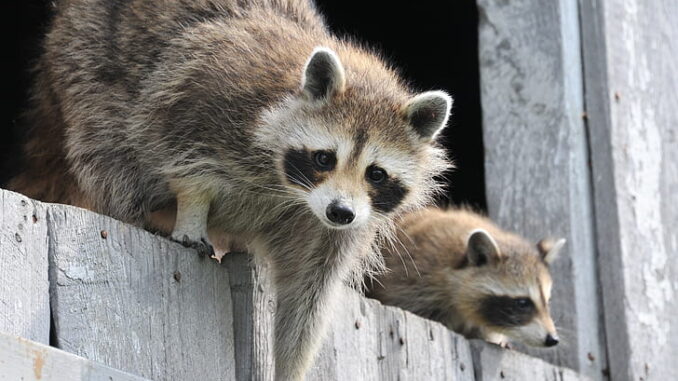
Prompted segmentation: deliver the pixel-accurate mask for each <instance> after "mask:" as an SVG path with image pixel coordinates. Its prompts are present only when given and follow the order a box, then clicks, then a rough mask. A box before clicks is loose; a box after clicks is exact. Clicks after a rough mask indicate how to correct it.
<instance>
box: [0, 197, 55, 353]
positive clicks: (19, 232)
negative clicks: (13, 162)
mask: <svg viewBox="0 0 678 381" xmlns="http://www.w3.org/2000/svg"><path fill="white" fill-rule="evenodd" d="M48 289H49V283H48V280H47V221H46V219H45V207H44V206H43V204H41V203H39V202H36V201H33V200H31V199H28V198H26V197H24V196H22V195H20V194H18V193H14V192H8V191H2V192H0V333H5V334H9V335H16V336H21V337H24V338H27V339H30V340H33V341H37V342H40V343H43V344H49V325H50V323H49V294H48Z"/></svg>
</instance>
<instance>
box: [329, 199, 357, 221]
mask: <svg viewBox="0 0 678 381" xmlns="http://www.w3.org/2000/svg"><path fill="white" fill-rule="evenodd" d="M325 215H327V218H328V219H329V220H330V221H332V222H334V223H335V224H340V225H347V224H350V223H351V222H353V219H354V218H355V213H353V209H351V208H349V207H347V206H344V205H341V204H339V203H337V202H333V203H331V204H330V205H329V206H327V211H326V212H325Z"/></svg>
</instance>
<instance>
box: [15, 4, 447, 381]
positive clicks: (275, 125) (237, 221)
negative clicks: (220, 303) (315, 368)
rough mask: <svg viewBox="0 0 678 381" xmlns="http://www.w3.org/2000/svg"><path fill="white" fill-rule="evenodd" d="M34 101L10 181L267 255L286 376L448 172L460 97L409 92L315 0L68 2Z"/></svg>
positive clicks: (201, 243) (34, 192) (187, 237)
mask: <svg viewBox="0 0 678 381" xmlns="http://www.w3.org/2000/svg"><path fill="white" fill-rule="evenodd" d="M33 100H34V105H33V109H32V111H31V113H30V115H29V116H30V118H29V119H30V120H31V121H32V124H33V126H34V129H33V130H32V131H31V133H30V140H29V142H28V144H27V145H26V154H27V158H28V166H27V170H26V172H25V173H24V174H23V175H22V176H20V177H18V178H17V179H16V180H15V181H14V182H13V187H14V189H16V190H18V191H24V192H26V193H28V194H29V195H30V196H33V197H37V198H42V199H46V200H48V201H54V202H70V203H76V204H81V205H82V206H87V207H89V208H91V209H94V210H96V211H99V212H102V213H106V214H108V215H111V216H113V217H116V218H118V219H121V220H124V221H127V222H131V223H135V224H138V225H142V226H143V225H145V226H148V225H157V226H159V225H158V224H157V221H154V219H153V216H154V212H156V213H157V212H159V211H160V212H166V211H168V210H169V214H170V215H173V216H174V217H173V218H172V219H173V220H174V221H173V222H174V223H173V224H166V225H173V228H172V229H171V237H172V239H174V240H176V241H179V242H181V243H183V244H185V245H187V246H191V247H195V248H197V249H198V250H199V251H201V252H207V253H209V252H210V251H211V241H210V235H209V234H208V232H210V233H211V234H212V237H214V236H215V235H216V236H219V237H222V238H223V237H228V236H238V237H240V238H245V240H246V241H247V242H246V244H247V245H248V246H249V247H250V248H252V249H253V251H254V253H255V255H257V256H260V257H262V258H266V259H267V260H268V261H270V262H271V263H272V265H273V266H272V269H273V274H274V277H275V284H276V287H277V293H278V311H277V314H276V327H275V332H276V341H275V353H276V374H277V378H278V379H284V380H287V379H301V378H302V377H303V375H304V374H305V371H306V369H307V368H308V367H309V364H310V362H311V360H312V358H313V354H314V353H315V350H316V348H317V346H318V343H319V342H320V338H321V337H322V332H323V327H324V325H325V320H326V319H325V316H326V315H327V311H328V309H330V308H331V307H332V305H333V303H334V299H336V298H335V297H333V295H334V293H335V292H336V290H337V287H338V286H339V285H340V284H341V283H342V282H348V281H350V280H351V279H355V278H356V274H357V275H358V277H361V276H362V273H363V272H364V269H365V268H366V267H369V266H372V265H374V264H378V263H379V262H380V260H379V256H378V255H377V254H376V253H375V250H374V247H375V242H376V241H377V237H381V239H385V238H384V237H389V234H390V233H389V227H390V226H391V221H392V219H393V217H394V216H397V215H398V214H400V213H402V212H403V211H406V210H411V209H414V208H417V207H420V206H422V205H424V204H426V203H427V202H428V200H429V198H430V196H431V195H432V194H433V193H434V192H435V191H436V190H437V189H438V184H436V182H435V181H434V180H433V178H434V176H435V175H437V174H439V173H440V172H441V171H443V170H444V169H446V168H447V167H448V163H447V161H446V160H445V159H444V154H443V151H442V150H441V149H440V148H438V147H437V146H436V145H435V143H434V139H435V137H436V136H437V135H438V134H439V131H440V130H441V129H442V128H443V127H444V125H445V123H446V122H447V119H448V116H449V112H450V108H451V104H452V100H451V98H450V97H449V96H448V95H447V94H445V93H443V92H439V91H436V92H427V93H424V94H414V93H412V92H411V91H410V90H409V89H407V88H406V87H405V86H404V85H403V84H402V82H401V80H400V79H399V78H398V76H397V75H396V74H395V73H394V71H393V70H391V69H390V68H389V67H388V66H386V65H385V64H384V62H383V61H382V60H381V59H380V58H379V57H378V56H376V55H374V54H373V53H371V52H368V51H366V50H363V49H361V48H359V47H357V46H355V45H354V44H352V43H350V42H347V41H342V40H339V39H337V38H336V37H334V36H332V35H331V34H330V33H329V32H328V31H327V28H326V27H325V25H324V23H323V21H322V19H321V18H320V16H319V15H318V13H317V12H316V10H315V8H314V7H313V6H312V4H311V3H310V2H308V1H305V0H250V1H235V0H198V1H194V0H190V1H189V0H163V1H151V0H131V1H125V2H122V1H108V0H91V1H85V0H71V1H64V2H61V3H59V4H58V6H57V11H56V16H55V18H54V21H53V24H52V26H51V28H50V30H49V33H48V34H47V36H46V39H45V42H44V53H43V55H42V58H41V60H40V62H39V64H38V66H37V71H36V85H35V87H34V97H33ZM47 168H49V170H47V171H46V170H45V169H47ZM43 175H46V176H45V177H42V176H43ZM37 177H41V178H37ZM166 228H167V226H166ZM168 230H170V229H168ZM168 233H169V231H168Z"/></svg>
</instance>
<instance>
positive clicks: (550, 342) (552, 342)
mask: <svg viewBox="0 0 678 381" xmlns="http://www.w3.org/2000/svg"><path fill="white" fill-rule="evenodd" d="M559 341H560V340H559V339H558V336H552V335H551V334H550V333H549V334H548V335H546V340H544V345H545V346H547V347H553V346H556V345H558V342H559Z"/></svg>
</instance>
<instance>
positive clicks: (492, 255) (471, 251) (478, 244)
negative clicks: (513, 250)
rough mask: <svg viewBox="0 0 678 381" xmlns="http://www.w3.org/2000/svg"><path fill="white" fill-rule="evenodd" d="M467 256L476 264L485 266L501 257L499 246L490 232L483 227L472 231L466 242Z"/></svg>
mask: <svg viewBox="0 0 678 381" xmlns="http://www.w3.org/2000/svg"><path fill="white" fill-rule="evenodd" d="M466 257H467V258H468V260H469V262H471V264H473V265H475V266H483V265H485V264H487V263H490V262H493V261H496V260H497V259H499V258H500V257H501V252H500V251H499V246H498V245H497V242H496V241H495V240H494V238H492V236H491V235H490V233H488V232H486V231H485V230H483V229H476V230H474V231H472V232H471V235H470V236H469V237H468V241H467V243H466Z"/></svg>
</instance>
